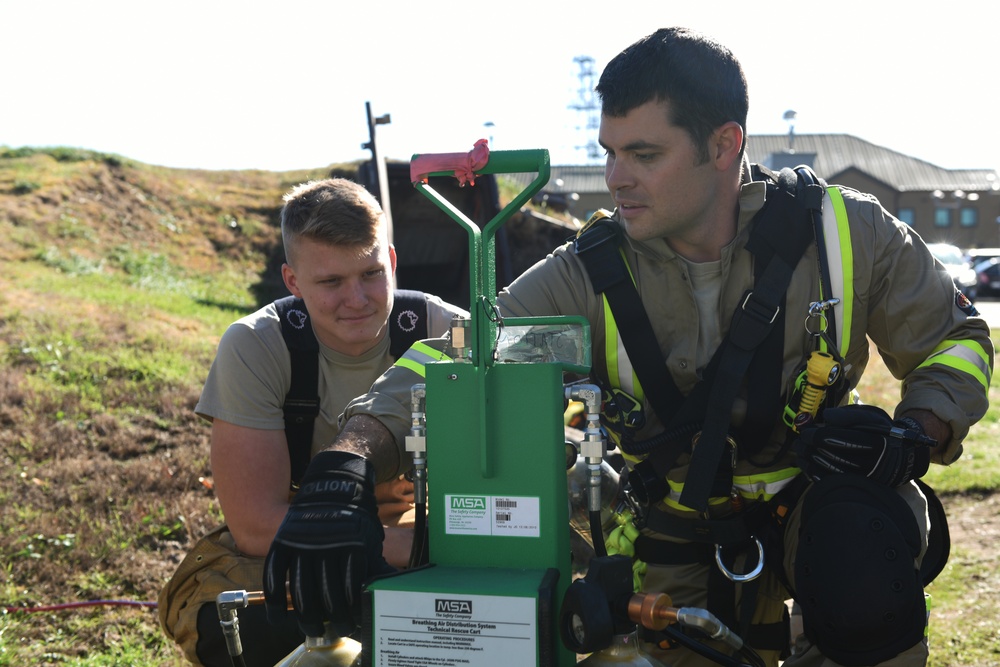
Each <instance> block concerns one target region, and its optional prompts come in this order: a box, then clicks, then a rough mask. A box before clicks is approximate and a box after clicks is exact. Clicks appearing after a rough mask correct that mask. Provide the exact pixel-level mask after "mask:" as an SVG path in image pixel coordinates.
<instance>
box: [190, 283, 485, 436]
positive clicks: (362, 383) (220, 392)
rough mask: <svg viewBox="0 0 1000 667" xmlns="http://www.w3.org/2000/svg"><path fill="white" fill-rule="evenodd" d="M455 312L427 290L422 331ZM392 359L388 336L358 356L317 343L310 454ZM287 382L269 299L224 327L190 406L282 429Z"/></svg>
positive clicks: (443, 323)
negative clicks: (316, 396)
mask: <svg viewBox="0 0 1000 667" xmlns="http://www.w3.org/2000/svg"><path fill="white" fill-rule="evenodd" d="M455 314H466V315H467V313H465V312H464V311H462V310H461V309H460V308H457V307H455V306H452V305H451V304H448V303H445V302H444V301H442V300H441V299H439V298H437V297H434V296H430V295H429V296H428V301H427V333H428V335H429V336H432V337H438V336H442V335H444V334H445V333H446V331H447V329H448V326H449V324H450V323H451V319H452V316H453V315H455ZM394 361H395V360H394V359H393V358H392V356H391V355H390V354H389V339H388V337H386V338H385V339H384V340H383V341H382V342H381V343H379V344H378V345H376V346H375V347H374V348H372V349H371V350H369V351H368V352H366V353H364V354H362V355H361V356H358V357H352V356H348V355H344V354H341V353H339V352H335V351H334V350H331V349H330V348H328V347H325V346H324V345H323V344H322V343H321V344H320V354H319V397H320V414H319V416H318V417H317V418H316V425H315V428H314V430H313V440H312V453H313V454H316V452H318V451H320V450H321V449H322V448H323V447H324V446H325V445H327V444H329V443H330V442H331V441H332V440H333V439H334V437H336V435H337V434H338V433H339V432H340V429H339V427H338V425H337V417H338V416H339V415H340V413H341V411H342V410H343V408H344V406H345V405H347V403H348V402H349V401H350V400H351V399H353V398H354V397H356V396H360V395H362V394H365V393H366V392H368V390H369V389H370V388H371V385H372V383H373V382H374V381H375V380H376V379H377V378H378V377H379V375H381V374H382V373H383V372H384V371H385V370H386V369H387V368H389V367H390V366H391V365H392V364H393V362H394ZM291 382H292V374H291V357H290V355H289V353H288V348H287V346H286V345H285V341H284V339H283V338H282V336H281V323H280V322H279V320H278V314H277V311H276V310H275V308H274V304H268V305H267V306H265V307H263V308H261V309H260V310H258V311H257V312H255V313H252V314H250V315H247V316H246V317H243V318H241V319H240V320H237V321H236V322H234V323H233V324H231V325H230V326H229V328H228V329H226V332H225V333H224V334H223V335H222V339H221V340H220V341H219V348H218V352H217V353H216V357H215V360H214V361H213V362H212V367H211V369H210V370H209V373H208V379H207V380H206V382H205V386H204V388H203V389H202V393H201V398H200V400H199V401H198V404H197V405H196V406H195V412H196V413H197V414H198V415H199V416H201V417H204V418H205V419H208V420H210V421H211V420H212V419H216V418H217V419H221V420H223V421H227V422H230V423H232V424H236V425H237V426H244V427H247V428H255V429H264V430H284V428H285V420H284V412H283V410H282V406H283V405H284V402H285V395H286V394H287V393H288V390H289V388H290V387H291Z"/></svg>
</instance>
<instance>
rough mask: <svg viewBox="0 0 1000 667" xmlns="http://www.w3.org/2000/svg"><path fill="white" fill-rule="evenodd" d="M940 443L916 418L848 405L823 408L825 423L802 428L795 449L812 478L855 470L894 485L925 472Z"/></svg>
mask: <svg viewBox="0 0 1000 667" xmlns="http://www.w3.org/2000/svg"><path fill="white" fill-rule="evenodd" d="M936 444H937V441H936V440H934V439H933V438H929V437H927V436H926V435H924V430H923V428H922V427H921V426H920V423H919V422H917V421H916V420H915V419H912V418H910V417H902V418H900V419H897V420H895V421H893V419H892V418H891V417H889V415H888V414H887V413H886V412H885V410H882V409H881V408H878V407H875V406H874V405H848V406H844V407H839V408H827V409H826V410H824V411H823V414H822V420H821V421H819V422H815V423H814V424H813V425H812V426H810V427H808V428H805V429H803V430H802V433H801V434H800V436H799V439H798V441H797V442H796V444H795V451H796V454H797V455H798V465H799V467H800V468H802V470H803V472H805V473H806V475H808V476H809V477H810V478H812V479H813V480H817V479H820V478H822V477H826V476H827V475H830V474H832V473H854V474H856V475H862V476H864V477H867V478H869V479H871V480H872V481H874V482H877V483H879V484H884V485H885V486H889V487H896V486H899V485H900V484H903V483H905V482H908V481H910V480H912V479H917V478H919V477H922V476H923V475H924V474H925V473H926V472H927V468H928V466H929V465H930V456H931V454H930V452H931V448H932V447H933V446H934V445H936Z"/></svg>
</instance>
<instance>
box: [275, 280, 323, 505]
mask: <svg viewBox="0 0 1000 667" xmlns="http://www.w3.org/2000/svg"><path fill="white" fill-rule="evenodd" d="M274 307H275V309H276V310H277V311H278V319H279V320H280V322H281V335H282V337H284V339H285V345H286V346H287V347H288V353H289V355H290V356H291V360H292V383H291V386H290V387H289V389H288V393H287V394H286V395H285V404H284V407H283V409H284V412H285V439H286V440H287V441H288V456H289V459H290V461H291V466H292V468H291V469H292V487H293V488H298V483H299V479H301V477H302V474H303V473H304V472H305V469H306V466H307V465H309V458H310V457H309V454H310V449H311V448H312V434H313V426H314V424H315V423H316V416H317V415H319V361H318V360H319V343H318V342H317V341H316V336H315V335H314V334H313V330H312V323H311V322H310V321H309V313H308V311H307V310H306V304H305V302H303V301H302V299H298V298H296V297H294V296H286V297H285V298H283V299H278V300H277V301H275V302H274Z"/></svg>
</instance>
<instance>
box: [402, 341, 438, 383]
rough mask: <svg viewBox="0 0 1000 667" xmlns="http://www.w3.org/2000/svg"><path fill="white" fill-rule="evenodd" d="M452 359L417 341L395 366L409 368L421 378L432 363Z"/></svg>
mask: <svg viewBox="0 0 1000 667" xmlns="http://www.w3.org/2000/svg"><path fill="white" fill-rule="evenodd" d="M449 360H450V358H449V357H448V355H447V354H445V353H444V352H441V351H439V350H435V349H434V348H433V347H431V346H430V345H428V344H427V343H423V342H420V341H417V342H416V343H414V344H413V345H411V346H410V349H408V350H407V351H406V352H404V353H403V356H401V357H400V358H399V359H397V360H396V363H395V364H393V366H401V367H402V368H408V369H409V370H411V371H413V372H414V373H416V374H417V375H419V376H420V377H425V373H426V371H425V370H424V366H425V365H426V364H428V363H430V362H432V361H449Z"/></svg>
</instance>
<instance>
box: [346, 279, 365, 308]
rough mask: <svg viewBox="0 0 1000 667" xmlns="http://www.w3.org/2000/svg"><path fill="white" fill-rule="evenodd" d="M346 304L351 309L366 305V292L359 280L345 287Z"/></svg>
mask: <svg viewBox="0 0 1000 667" xmlns="http://www.w3.org/2000/svg"><path fill="white" fill-rule="evenodd" d="M345 300H346V301H347V304H348V305H349V306H353V307H359V306H364V305H365V304H367V303H368V292H367V291H365V286H364V284H362V282H361V281H360V280H352V281H351V282H350V283H349V284H348V286H347V294H346V299H345Z"/></svg>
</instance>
